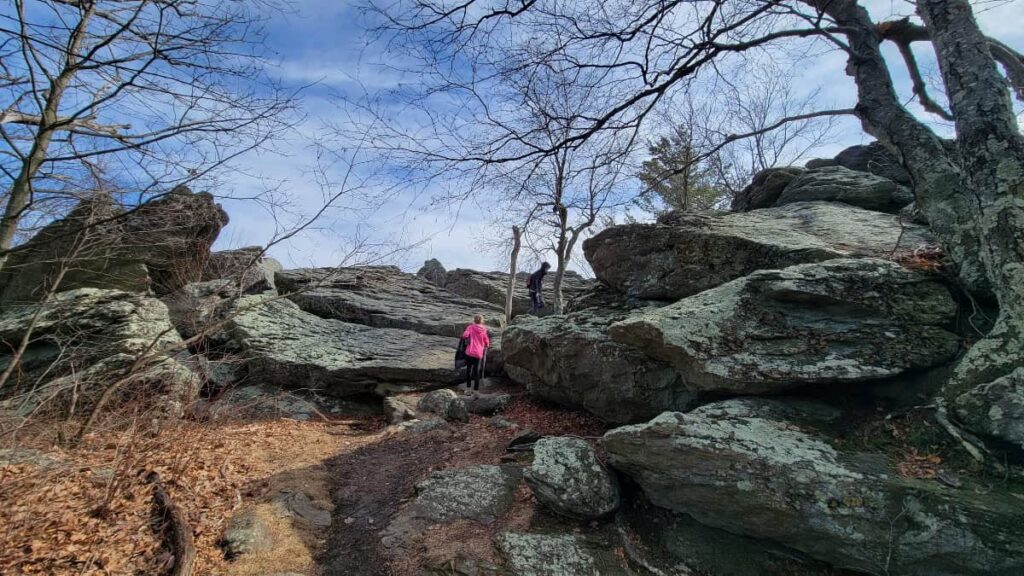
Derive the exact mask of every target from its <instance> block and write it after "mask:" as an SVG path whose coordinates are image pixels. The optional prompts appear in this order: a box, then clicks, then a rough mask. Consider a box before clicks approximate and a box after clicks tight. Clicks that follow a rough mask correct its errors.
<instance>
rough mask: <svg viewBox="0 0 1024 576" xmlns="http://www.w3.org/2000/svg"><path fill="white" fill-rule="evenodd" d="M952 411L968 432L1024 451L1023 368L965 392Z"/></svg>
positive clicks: (959, 397) (957, 399)
mask: <svg viewBox="0 0 1024 576" xmlns="http://www.w3.org/2000/svg"><path fill="white" fill-rule="evenodd" d="M953 407H954V410H955V412H956V415H957V417H958V418H959V419H960V421H961V422H963V423H964V425H965V426H966V427H967V428H969V429H970V430H972V431H974V432H976V433H978V434H984V435H986V436H992V437H994V438H998V439H1000V440H1003V441H1005V442H1009V443H1011V444H1016V445H1017V446H1019V447H1021V448H1022V449H1024V368H1018V369H1016V370H1014V371H1013V372H1011V373H1009V374H1007V375H1006V376H1003V377H1001V378H998V379H996V380H993V381H992V382H988V383H986V384H981V385H979V386H976V387H975V388H973V389H971V390H968V391H967V392H964V393H963V394H961V395H960V396H958V397H957V398H956V401H955V402H954V405H953Z"/></svg>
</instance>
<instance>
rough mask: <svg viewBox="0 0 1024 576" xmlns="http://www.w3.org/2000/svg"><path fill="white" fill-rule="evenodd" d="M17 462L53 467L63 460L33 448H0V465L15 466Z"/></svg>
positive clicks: (40, 466)
mask: <svg viewBox="0 0 1024 576" xmlns="http://www.w3.org/2000/svg"><path fill="white" fill-rule="evenodd" d="M18 464H31V465H32V466H38V467H39V468H55V467H57V466H60V465H61V464H63V462H62V461H61V460H59V459H57V458H54V457H53V456H50V455H49V454H46V453H45V452H43V451H41V450H36V449H34V448H0V466H16V465H18Z"/></svg>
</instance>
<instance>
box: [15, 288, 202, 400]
mask: <svg viewBox="0 0 1024 576" xmlns="http://www.w3.org/2000/svg"><path fill="white" fill-rule="evenodd" d="M29 330H31V336H30V341H29V344H28V346H27V347H26V349H25V352H24V355H23V356H22V358H21V360H20V362H19V364H18V367H17V370H15V371H14V372H13V373H12V376H11V377H12V381H10V382H8V383H7V384H6V385H5V386H4V387H3V390H4V392H5V395H7V394H10V393H15V392H25V391H26V390H29V389H32V390H34V391H35V392H34V394H35V395H36V396H38V397H39V398H40V399H41V398H43V397H46V396H48V395H49V394H50V393H51V392H52V391H54V390H58V389H60V388H62V387H63V388H66V389H67V390H68V391H69V392H68V393H70V390H71V389H72V386H70V384H71V382H72V381H74V382H76V383H77V385H76V387H75V388H77V391H78V394H79V395H81V396H82V397H83V402H84V401H85V399H86V398H89V397H90V394H91V393H92V392H95V391H96V390H97V389H102V388H103V387H105V386H108V385H110V384H111V381H112V379H117V378H124V377H125V376H126V372H127V371H128V369H129V368H130V367H131V366H133V365H136V363H137V361H139V359H140V358H141V359H144V360H143V361H141V362H138V364H137V366H136V369H135V370H134V372H133V373H132V375H131V377H130V381H129V382H126V383H125V384H124V385H123V388H124V389H125V390H128V389H130V388H131V387H132V386H133V385H149V386H151V387H152V388H153V389H154V391H155V392H156V394H157V395H160V396H163V397H164V398H165V400H166V402H165V405H166V406H167V407H168V409H169V410H170V411H171V412H174V413H180V411H181V409H182V407H183V405H184V403H187V402H189V401H190V400H191V399H192V398H194V396H195V394H196V393H197V392H198V382H197V379H196V377H195V374H194V373H193V371H192V370H191V369H190V368H189V366H188V365H187V351H185V350H184V349H183V346H182V341H181V338H180V337H179V336H178V333H177V332H176V331H175V330H174V327H173V326H172V325H171V322H170V318H169V316H168V313H167V307H166V306H164V304H163V303H161V302H160V301H159V300H157V299H155V298H150V297H147V296H143V295H139V294H131V293H128V292H122V291H118V290H100V289H96V288H80V289H76V290H69V291H65V292H59V293H57V294H54V295H53V296H52V297H51V298H50V299H49V301H48V302H47V303H46V304H42V305H40V304H20V305H15V304H8V305H5V306H4V308H3V311H2V312H0V343H2V352H0V371H3V370H4V369H6V368H7V366H8V365H9V363H10V362H11V361H12V360H13V351H14V350H17V349H18V347H19V345H20V344H21V342H22V339H23V338H25V336H26V333H27V332H28V331H29ZM43 384H45V385H43Z"/></svg>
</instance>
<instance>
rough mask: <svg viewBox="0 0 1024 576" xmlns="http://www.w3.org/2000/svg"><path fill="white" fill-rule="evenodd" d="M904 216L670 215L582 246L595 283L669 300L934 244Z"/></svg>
mask: <svg viewBox="0 0 1024 576" xmlns="http://www.w3.org/2000/svg"><path fill="white" fill-rule="evenodd" d="M933 242H934V240H933V239H932V237H931V235H930V234H929V233H928V231H927V229H926V228H924V227H922V226H917V225H913V224H906V223H904V224H903V225H901V224H900V221H899V217H897V216H894V215H891V214H883V213H880V212H873V211H870V210H864V209H861V208H856V207H853V206H849V205H847V204H839V203H834V202H798V203H794V204H787V205H785V206H779V207H775V208H766V209H763V210H754V211H752V212H738V213H720V214H681V213H672V214H670V215H668V216H666V217H664V218H662V219H660V220H659V223H657V224H629V225H625V226H613V227H611V228H607V229H605V230H604V231H602V232H601V233H599V234H597V235H596V236H594V237H593V238H590V239H588V240H587V241H586V242H584V243H583V251H584V254H585V255H586V257H587V260H588V261H589V262H590V265H591V266H592V267H593V269H594V273H595V274H596V275H597V278H598V279H599V280H601V281H602V282H604V283H605V284H607V285H608V286H610V287H611V288H613V289H614V290H616V291H618V292H620V293H622V294H625V295H627V296H630V297H633V298H638V299H653V300H670V301H675V300H678V299H680V298H685V297H687V296H690V295H693V294H696V293H698V292H702V291H704V290H707V289H709V288H714V287H715V286H719V285H721V284H724V283H726V282H728V281H730V280H734V279H736V278H739V277H742V276H746V275H747V274H750V273H751V272H754V271H756V270H765V269H778V268H785V267H787V266H792V265H795V264H803V263H807V262H821V261H824V260H831V259H834V258H851V257H888V256H889V255H890V254H892V253H893V252H894V251H897V252H899V251H907V250H913V249H915V248H917V247H919V246H922V245H926V244H930V243H933Z"/></svg>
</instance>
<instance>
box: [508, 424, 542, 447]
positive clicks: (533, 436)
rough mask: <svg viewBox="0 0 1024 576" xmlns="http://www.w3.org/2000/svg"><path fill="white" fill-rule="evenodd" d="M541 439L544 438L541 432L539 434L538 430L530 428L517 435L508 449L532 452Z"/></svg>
mask: <svg viewBox="0 0 1024 576" xmlns="http://www.w3.org/2000/svg"><path fill="white" fill-rule="evenodd" d="M541 438H542V436H541V434H540V432H537V431H536V430H533V429H530V428H528V429H526V430H523V431H522V432H520V433H519V434H517V435H516V437H515V438H513V439H512V440H510V441H509V443H508V446H507V449H508V450H517V449H524V448H529V449H531V450H532V449H533V445H534V444H536V443H537V441H538V440H540V439H541Z"/></svg>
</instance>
